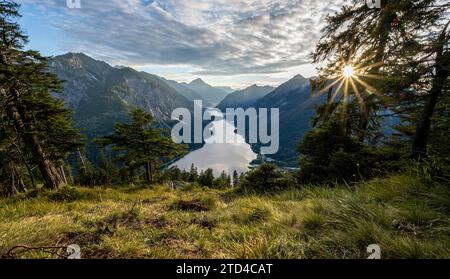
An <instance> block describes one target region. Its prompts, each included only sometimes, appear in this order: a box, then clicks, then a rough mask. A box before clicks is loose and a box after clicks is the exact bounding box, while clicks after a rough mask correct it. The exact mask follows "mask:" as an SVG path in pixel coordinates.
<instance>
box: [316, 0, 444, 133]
mask: <svg viewBox="0 0 450 279" xmlns="http://www.w3.org/2000/svg"><path fill="white" fill-rule="evenodd" d="M449 6H450V5H449V4H448V3H445V2H444V1H439V0H421V1H397V0H385V1H382V7H381V9H371V8H369V7H368V6H367V5H366V3H365V1H353V3H352V5H346V6H344V7H343V8H342V10H341V11H340V12H338V13H337V14H335V15H333V16H330V17H328V18H327V23H328V24H327V27H326V28H325V29H324V33H323V36H322V38H321V40H320V42H319V44H318V45H317V48H316V51H315V53H314V55H313V57H314V62H316V63H323V62H324V61H326V62H328V64H327V65H326V66H325V67H324V68H322V69H320V78H318V79H317V80H315V82H314V84H315V86H316V88H322V90H323V91H324V92H325V91H327V90H328V99H329V103H328V105H326V106H325V107H322V108H321V109H320V110H319V112H321V113H322V116H323V117H322V119H325V120H326V119H327V118H328V116H327V115H328V114H330V113H333V111H336V109H337V108H340V110H339V111H338V114H340V116H339V117H340V118H341V119H343V120H344V121H350V120H351V121H356V122H357V123H358V125H357V129H355V130H354V132H355V134H357V135H358V138H359V139H360V141H364V140H365V139H369V138H370V136H371V134H370V133H369V134H368V133H367V132H368V131H370V130H373V131H375V130H376V129H377V128H378V127H379V116H378V111H379V110H383V109H384V107H386V106H393V105H394V106H395V105H396V103H395V102H396V101H398V94H399V92H400V90H404V89H405V88H408V87H410V86H411V85H413V84H414V83H417V81H418V80H419V79H420V76H421V74H417V71H418V72H421V71H422V69H421V67H420V65H419V64H418V63H417V55H418V52H419V51H420V49H421V44H420V42H419V41H420V39H421V38H423V37H424V34H426V33H425V32H426V31H427V30H431V29H433V28H435V27H436V25H438V24H439V22H440V21H439V18H440V16H442V15H443V14H444V12H445V11H446V10H447V9H448V8H449ZM422 40H423V39H422ZM347 65H352V66H354V67H355V68H356V69H355V70H356V74H358V79H349V78H346V77H345V76H343V75H341V73H342V69H343V68H344V67H345V66H347ZM400 69H402V70H401V71H400ZM337 89H340V90H339V91H341V92H337V91H338V90H337ZM392 93H394V94H393V95H392ZM336 99H337V103H340V104H341V105H340V106H337V105H335V104H334V103H335V100H336ZM352 102H354V103H356V104H357V105H358V106H355V107H356V108H358V109H357V110H356V111H354V112H353V113H356V115H359V116H358V117H356V115H355V116H352V117H351V116H349V115H348V112H347V111H346V110H347V107H348V106H349V103H352ZM352 118H353V119H352ZM370 125H371V126H372V127H370V128H369V126H370ZM342 126H343V128H344V130H345V128H347V124H346V123H344V124H343V125H342ZM346 132H347V133H348V134H351V133H352V131H346Z"/></svg>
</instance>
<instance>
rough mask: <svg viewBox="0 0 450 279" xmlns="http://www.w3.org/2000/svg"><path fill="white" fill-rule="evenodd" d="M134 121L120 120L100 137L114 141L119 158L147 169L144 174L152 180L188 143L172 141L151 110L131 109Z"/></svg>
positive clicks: (102, 142) (103, 142) (103, 141)
mask: <svg viewBox="0 0 450 279" xmlns="http://www.w3.org/2000/svg"><path fill="white" fill-rule="evenodd" d="M130 116H131V118H132V121H131V123H129V124H128V123H117V124H116V126H115V131H114V133H113V134H111V135H109V136H105V137H102V138H99V139H98V140H97V142H98V143H99V144H100V145H103V146H109V145H112V146H113V147H112V150H113V151H115V152H118V156H117V158H118V159H119V160H120V161H122V162H123V163H124V164H125V165H126V166H127V167H128V168H129V169H131V170H136V169H139V168H144V169H145V178H146V180H147V181H148V182H149V183H152V182H153V179H154V174H155V172H156V171H157V169H158V167H159V166H160V165H161V164H162V163H164V162H168V161H170V160H172V159H173V158H174V157H176V156H179V155H181V154H183V153H184V152H185V146H183V145H179V144H175V143H173V141H172V139H171V138H170V137H168V136H165V135H164V134H163V131H162V130H161V129H158V128H156V127H155V123H154V118H153V116H152V115H151V114H149V113H146V112H144V111H143V110H141V109H135V110H133V111H131V113H130Z"/></svg>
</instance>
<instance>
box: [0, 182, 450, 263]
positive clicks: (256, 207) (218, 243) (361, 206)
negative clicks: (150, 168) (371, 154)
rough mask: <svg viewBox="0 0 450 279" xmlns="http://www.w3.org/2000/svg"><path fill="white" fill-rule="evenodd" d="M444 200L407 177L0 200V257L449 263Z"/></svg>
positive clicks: (445, 192) (443, 193)
mask: <svg viewBox="0 0 450 279" xmlns="http://www.w3.org/2000/svg"><path fill="white" fill-rule="evenodd" d="M430 185H433V186H430ZM188 187H189V186H188ZM430 187H431V188H430ZM449 201H450V188H449V187H447V186H445V185H439V184H437V183H432V184H430V183H428V182H426V181H423V179H421V178H418V177H414V176H411V175H410V174H408V175H398V176H393V177H390V178H386V179H377V180H373V181H369V182H364V183H360V184H358V185H354V186H353V187H351V188H350V187H348V186H337V187H334V188H327V187H302V188H301V189H299V190H290V191H287V192H282V193H278V194H277V195H274V196H252V195H247V196H241V195H238V194H237V193H233V192H230V191H218V190H211V189H206V188H192V187H190V188H184V189H181V190H173V189H171V188H169V187H167V186H155V187H153V188H141V189H139V188H136V187H130V188H123V189H105V188H97V189H87V188H86V189H80V188H77V189H74V188H69V189H63V190H60V191H58V192H51V193H46V194H38V195H36V194H34V195H29V196H28V197H26V196H18V197H15V198H8V199H2V200H0V257H1V256H3V257H16V258H55V257H56V256H55V255H54V254H49V253H45V252H44V251H43V250H42V249H41V250H40V249H36V250H27V249H23V248H20V247H18V248H16V249H14V250H13V252H12V253H10V255H6V253H7V252H8V251H9V250H10V249H11V248H13V247H15V246H18V245H29V246H31V247H43V246H60V247H63V248H62V249H59V250H58V249H54V250H53V251H54V252H64V251H65V250H64V246H66V245H69V244H78V245H79V246H80V247H81V256H82V258H158V259H160V258H163V259H173V258H193V259H198V258H218V259H223V258H238V259H242V258H252V259H254V258H257V259H278V258H282V259H288V258H290V259H306V258H346V259H348V258H361V259H363V258H367V257H368V256H369V255H368V254H367V252H366V249H367V246H368V245H371V244H378V245H379V246H380V248H381V256H382V258H408V259H417V258H449V257H450V220H449V217H448V216H449V212H450V204H449Z"/></svg>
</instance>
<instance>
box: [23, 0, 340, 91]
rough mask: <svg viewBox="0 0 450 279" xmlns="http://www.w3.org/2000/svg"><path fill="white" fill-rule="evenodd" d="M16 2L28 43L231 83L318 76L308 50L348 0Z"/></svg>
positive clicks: (177, 76) (48, 51)
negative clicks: (70, 5) (329, 18)
mask: <svg viewBox="0 0 450 279" xmlns="http://www.w3.org/2000/svg"><path fill="white" fill-rule="evenodd" d="M80 1H81V8H80V9H70V8H68V6H67V5H66V0H20V1H18V2H19V3H21V4H22V10H21V13H22V15H23V18H22V19H21V25H22V27H23V29H24V30H25V31H26V32H27V33H28V35H29V36H30V45H29V47H30V48H33V49H37V50H40V51H41V52H42V53H43V54H45V55H59V54H63V53H66V52H84V53H86V54H88V55H90V56H92V57H94V58H96V59H99V60H103V61H105V62H108V63H110V64H112V65H124V66H130V67H133V68H135V69H137V70H144V71H147V72H150V73H153V74H157V75H161V76H164V77H166V78H169V79H174V80H177V81H190V80H193V79H195V78H197V77H201V78H202V79H204V80H205V81H207V82H209V83H211V84H213V85H221V86H224V85H228V86H233V87H236V88H240V87H245V86H248V85H252V84H255V83H256V84H261V85H263V84H268V85H277V84H280V83H282V82H284V81H286V80H288V79H290V78H291V77H293V76H295V75H296V74H302V75H304V76H306V77H309V76H312V75H314V74H315V67H314V66H313V65H311V64H310V57H309V54H310V53H311V51H312V50H313V49H314V46H315V44H316V43H317V41H318V39H319V38H320V30H321V28H322V27H323V25H324V19H325V17H326V15H327V14H329V13H332V12H334V11H336V10H337V9H339V8H340V7H341V6H342V3H343V2H345V0H107V1H105V0H80Z"/></svg>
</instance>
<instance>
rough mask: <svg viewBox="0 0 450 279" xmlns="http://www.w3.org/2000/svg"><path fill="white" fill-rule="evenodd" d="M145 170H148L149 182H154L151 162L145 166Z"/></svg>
mask: <svg viewBox="0 0 450 279" xmlns="http://www.w3.org/2000/svg"><path fill="white" fill-rule="evenodd" d="M145 172H146V178H147V182H148V183H152V182H153V171H152V164H151V163H150V162H147V165H146V166H145Z"/></svg>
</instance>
